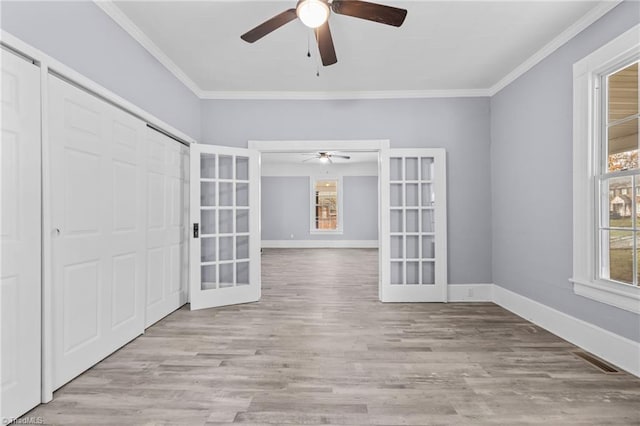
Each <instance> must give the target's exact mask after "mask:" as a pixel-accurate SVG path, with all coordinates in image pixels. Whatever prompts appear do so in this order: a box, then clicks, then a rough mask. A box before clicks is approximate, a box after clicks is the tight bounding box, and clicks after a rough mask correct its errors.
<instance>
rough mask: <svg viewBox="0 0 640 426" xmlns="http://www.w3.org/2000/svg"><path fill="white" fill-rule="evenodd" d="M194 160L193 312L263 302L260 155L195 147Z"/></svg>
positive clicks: (214, 147)
mask: <svg viewBox="0 0 640 426" xmlns="http://www.w3.org/2000/svg"><path fill="white" fill-rule="evenodd" d="M191 157H192V166H195V167H192V171H193V172H192V180H191V182H192V185H193V186H192V188H191V195H192V197H191V208H192V209H191V211H192V212H195V215H193V214H192V226H193V229H192V236H191V237H192V238H191V241H192V252H191V257H192V262H191V265H192V268H191V272H192V277H191V282H192V285H191V290H192V293H191V308H192V309H199V308H206V307H213V306H223V305H230V304H236V303H247V302H252V301H256V300H258V299H259V297H260V247H259V245H260V241H259V228H258V226H259V217H258V201H257V200H258V188H257V181H258V179H259V171H258V161H257V154H256V153H255V152H252V151H249V150H246V149H235V148H226V147H216V146H211V145H196V146H194V147H192V155H191ZM194 163H196V164H194ZM194 169H195V170H194ZM194 175H197V176H194Z"/></svg>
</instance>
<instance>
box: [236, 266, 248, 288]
mask: <svg viewBox="0 0 640 426" xmlns="http://www.w3.org/2000/svg"><path fill="white" fill-rule="evenodd" d="M248 284H249V262H238V263H236V285H248Z"/></svg>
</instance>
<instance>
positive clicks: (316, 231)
mask: <svg viewBox="0 0 640 426" xmlns="http://www.w3.org/2000/svg"><path fill="white" fill-rule="evenodd" d="M309 233H310V234H311V235H342V234H344V232H342V230H337V231H333V230H326V231H321V230H318V229H313V230H311V231H309Z"/></svg>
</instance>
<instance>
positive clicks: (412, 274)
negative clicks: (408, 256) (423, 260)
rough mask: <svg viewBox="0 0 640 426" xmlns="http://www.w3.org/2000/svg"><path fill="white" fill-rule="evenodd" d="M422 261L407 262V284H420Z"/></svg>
mask: <svg viewBox="0 0 640 426" xmlns="http://www.w3.org/2000/svg"><path fill="white" fill-rule="evenodd" d="M419 270H420V262H407V284H420V273H419Z"/></svg>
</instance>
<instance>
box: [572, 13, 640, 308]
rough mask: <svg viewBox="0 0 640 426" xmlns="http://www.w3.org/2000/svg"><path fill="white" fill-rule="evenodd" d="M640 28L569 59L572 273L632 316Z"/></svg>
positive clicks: (592, 293)
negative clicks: (574, 60)
mask: <svg viewBox="0 0 640 426" xmlns="http://www.w3.org/2000/svg"><path fill="white" fill-rule="evenodd" d="M639 30H640V25H637V26H636V27H634V28H632V29H631V30H629V31H627V32H626V33H624V34H622V35H621V36H619V37H618V38H616V39H614V40H612V41H611V42H610V43H608V44H606V45H605V46H603V47H601V48H600V49H598V50H596V51H595V52H593V53H592V54H591V55H589V56H587V57H586V58H584V59H582V60H581V61H579V62H577V63H576V64H574V88H573V90H574V121H573V123H574V128H573V130H574V131H573V156H574V158H573V172H574V173H573V216H574V223H573V238H574V241H573V278H572V279H571V281H573V283H574V291H575V293H576V294H579V295H581V296H585V297H589V298H591V299H594V300H598V301H600V302H604V303H608V304H610V305H614V306H617V307H619V308H622V309H626V310H629V311H632V312H636V313H640V164H639V161H638V150H639V143H640V141H639V139H638V128H639V117H640V116H639V115H638V83H639V80H638V78H639V77H638V62H639V60H640V43H639V42H638V37H637V34H638V31H639Z"/></svg>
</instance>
